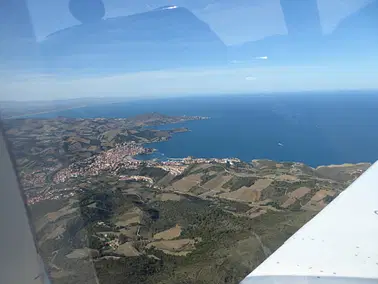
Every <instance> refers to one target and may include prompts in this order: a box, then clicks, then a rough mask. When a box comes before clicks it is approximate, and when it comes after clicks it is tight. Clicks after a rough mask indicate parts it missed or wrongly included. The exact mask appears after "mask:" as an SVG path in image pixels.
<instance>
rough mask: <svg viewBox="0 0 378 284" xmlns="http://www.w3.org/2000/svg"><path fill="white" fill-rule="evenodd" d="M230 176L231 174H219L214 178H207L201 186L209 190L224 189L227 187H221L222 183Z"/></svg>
mask: <svg viewBox="0 0 378 284" xmlns="http://www.w3.org/2000/svg"><path fill="white" fill-rule="evenodd" d="M231 178H232V176H231V175H223V174H220V175H218V176H216V177H215V178H213V179H211V180H209V181H208V182H207V183H205V184H204V185H203V186H202V187H203V188H206V189H209V190H217V191H221V190H222V191H226V190H227V189H224V188H222V185H224V184H225V183H226V182H228V181H229V180H230V179H231Z"/></svg>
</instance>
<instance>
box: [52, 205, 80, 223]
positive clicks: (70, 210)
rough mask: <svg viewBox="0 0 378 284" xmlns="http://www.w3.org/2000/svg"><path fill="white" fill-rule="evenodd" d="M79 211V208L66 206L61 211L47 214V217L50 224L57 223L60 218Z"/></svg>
mask: <svg viewBox="0 0 378 284" xmlns="http://www.w3.org/2000/svg"><path fill="white" fill-rule="evenodd" d="M77 210H78V208H71V206H70V205H69V206H66V207H63V208H61V209H59V210H58V211H56V212H51V213H47V214H46V216H47V219H48V220H49V221H50V222H55V221H56V220H57V219H59V218H60V217H63V216H65V215H69V214H72V213H74V212H75V211H77Z"/></svg>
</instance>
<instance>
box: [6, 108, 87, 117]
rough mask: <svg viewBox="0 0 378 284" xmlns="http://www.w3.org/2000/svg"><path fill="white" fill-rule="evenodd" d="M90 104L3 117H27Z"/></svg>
mask: <svg viewBox="0 0 378 284" xmlns="http://www.w3.org/2000/svg"><path fill="white" fill-rule="evenodd" d="M88 106H89V105H80V106H74V107H69V108H62V109H54V110H46V111H40V112H33V113H27V114H22V115H15V116H8V117H3V119H17V118H27V117H30V116H34V115H39V114H46V113H53V112H60V111H66V110H71V109H79V108H84V107H88Z"/></svg>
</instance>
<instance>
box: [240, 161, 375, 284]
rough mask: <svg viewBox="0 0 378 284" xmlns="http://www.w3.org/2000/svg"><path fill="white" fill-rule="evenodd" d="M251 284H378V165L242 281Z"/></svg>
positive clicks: (244, 283)
mask: <svg viewBox="0 0 378 284" xmlns="http://www.w3.org/2000/svg"><path fill="white" fill-rule="evenodd" d="M247 283H378V162H376V163H375V164H374V165H372V166H371V167H370V168H369V169H368V170H367V171H366V172H365V173H364V174H362V175H361V176H360V177H359V178H358V179H357V180H356V181H355V182H354V183H353V184H351V185H350V186H349V187H348V188H347V189H346V190H345V191H343V192H342V193H341V194H340V195H339V196H338V197H337V198H335V199H334V200H333V201H332V202H331V203H330V204H329V205H328V206H327V207H326V208H324V209H323V210H322V211H321V212H320V213H319V214H317V215H316V216H315V217H314V218H313V219H312V220H310V221H309V222H308V223H307V224H305V225H304V226H303V227H302V228H301V229H299V230H298V231H297V232H296V233H295V234H294V235H293V236H292V237H291V238H289V239H288V240H287V241H286V242H285V243H284V244H283V245H282V246H281V247H280V248H278V249H277V250H276V251H275V252H274V253H273V254H272V255H271V256H270V257H268V258H267V259H266V260H265V261H264V262H263V263H262V264H260V266H258V267H257V268H256V269H255V270H254V271H253V272H251V273H250V274H249V275H248V276H247V277H246V278H245V279H244V280H243V281H242V284H247Z"/></svg>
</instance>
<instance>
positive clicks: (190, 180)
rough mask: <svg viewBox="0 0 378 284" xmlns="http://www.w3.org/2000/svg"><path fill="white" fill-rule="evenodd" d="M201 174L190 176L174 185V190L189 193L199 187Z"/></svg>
mask: <svg viewBox="0 0 378 284" xmlns="http://www.w3.org/2000/svg"><path fill="white" fill-rule="evenodd" d="M201 176H202V175H201V174H194V175H189V176H187V177H184V178H182V179H180V180H179V181H176V182H174V183H173V184H172V187H173V189H174V190H177V191H181V192H188V191H189V190H190V189H191V188H192V187H193V186H195V185H198V184H199V183H200V181H201Z"/></svg>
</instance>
